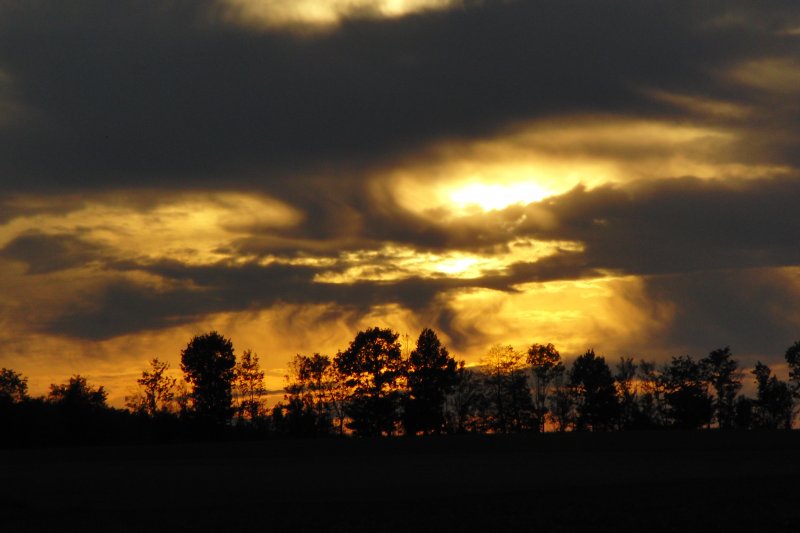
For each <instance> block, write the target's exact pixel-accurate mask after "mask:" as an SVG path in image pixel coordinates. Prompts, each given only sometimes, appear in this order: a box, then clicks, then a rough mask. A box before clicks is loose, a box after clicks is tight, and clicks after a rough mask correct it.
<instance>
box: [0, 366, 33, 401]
mask: <svg viewBox="0 0 800 533" xmlns="http://www.w3.org/2000/svg"><path fill="white" fill-rule="evenodd" d="M26 399H28V378H26V377H24V376H23V375H22V374H19V373H17V372H14V371H13V370H11V369H10V368H0V405H1V404H4V403H5V404H12V403H19V402H22V401H24V400H26Z"/></svg>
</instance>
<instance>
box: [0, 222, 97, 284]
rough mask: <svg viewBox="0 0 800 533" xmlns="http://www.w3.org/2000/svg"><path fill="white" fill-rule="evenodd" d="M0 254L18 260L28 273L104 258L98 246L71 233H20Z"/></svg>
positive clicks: (54, 270)
mask: <svg viewBox="0 0 800 533" xmlns="http://www.w3.org/2000/svg"><path fill="white" fill-rule="evenodd" d="M0 257H2V258H6V259H11V260H14V261H19V262H22V263H24V264H25V265H26V267H27V273H28V274H47V273H50V272H57V271H59V270H65V269H68V268H79V267H84V266H86V264H87V263H91V262H95V261H100V260H103V259H105V258H104V255H103V249H102V247H101V246H99V245H97V244H94V243H91V242H89V241H86V240H84V239H82V238H80V237H79V236H76V235H73V234H61V235H46V234H43V233H38V232H32V233H27V234H24V235H21V236H19V237H17V238H15V239H14V240H12V241H11V242H10V243H8V244H7V245H6V246H5V247H3V248H2V249H0Z"/></svg>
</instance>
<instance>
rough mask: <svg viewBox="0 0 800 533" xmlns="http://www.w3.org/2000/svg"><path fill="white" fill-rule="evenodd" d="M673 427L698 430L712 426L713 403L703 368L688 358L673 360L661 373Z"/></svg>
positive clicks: (686, 356)
mask: <svg viewBox="0 0 800 533" xmlns="http://www.w3.org/2000/svg"><path fill="white" fill-rule="evenodd" d="M661 376H662V383H663V385H664V398H665V401H666V407H667V417H668V418H669V420H670V423H671V425H672V426H674V427H677V428H682V429H698V428H701V427H703V426H705V425H708V424H710V423H711V417H712V415H713V402H712V398H711V395H709V394H708V390H707V386H706V377H705V372H704V370H703V366H702V365H701V364H700V363H699V362H697V361H695V360H694V359H692V358H691V357H690V356H688V355H684V356H680V357H673V358H672V361H671V362H670V363H669V364H668V365H667V366H665V367H664V370H663V371H662V373H661Z"/></svg>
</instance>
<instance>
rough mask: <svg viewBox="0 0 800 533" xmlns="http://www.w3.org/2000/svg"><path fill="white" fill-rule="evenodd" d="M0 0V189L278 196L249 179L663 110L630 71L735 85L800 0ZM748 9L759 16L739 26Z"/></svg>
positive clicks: (651, 83)
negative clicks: (250, 4)
mask: <svg viewBox="0 0 800 533" xmlns="http://www.w3.org/2000/svg"><path fill="white" fill-rule="evenodd" d="M0 10H2V11H0V69H2V72H3V73H4V74H5V76H4V78H3V80H4V82H3V83H4V84H5V85H7V87H6V88H5V89H4V90H3V91H2V94H3V95H5V97H6V98H13V99H14V100H15V101H16V102H17V103H18V104H19V105H20V106H21V107H22V108H23V109H26V110H29V116H28V117H27V120H24V121H16V122H11V123H10V124H6V125H4V126H3V127H2V128H0V141H1V142H0V147H2V148H0V161H2V163H1V164H0V176H2V187H3V189H5V190H34V191H46V190H52V189H53V188H57V189H75V188H77V189H92V188H96V187H103V188H108V187H118V186H132V185H133V186H142V185H150V186H156V187H160V186H164V185H165V184H172V185H175V186H178V185H183V186H186V185H191V186H203V187H206V186H226V187H236V186H258V187H267V188H272V189H273V190H276V191H278V192H287V193H288V191H287V187H288V183H287V182H285V181H278V182H271V181H269V179H265V178H264V176H271V177H282V178H286V177H287V176H294V175H298V174H299V173H300V172H304V173H323V174H326V173H329V172H331V171H333V172H334V173H336V174H354V173H358V172H359V171H360V170H363V168H364V167H365V166H369V165H371V164H374V163H376V162H377V161H380V160H382V159H383V158H386V157H392V156H397V155H399V154H403V153H405V152H407V151H408V150H411V149H414V148H418V147H420V146H423V145H424V144H425V143H428V142H430V141H432V140H435V139H442V138H452V137H470V136H478V135H486V134H488V133H490V132H492V131H494V130H496V129H497V128H501V127H503V126H505V125H506V124H508V123H509V122H515V121H519V120H524V119H528V118H534V117H537V116H544V115H548V116H552V115H554V114H558V113H582V112H615V113H620V114H635V115H653V114H655V115H658V114H664V113H675V112H677V111H676V110H675V109H671V108H669V106H665V105H662V104H658V103H655V102H653V101H652V100H650V99H649V98H647V97H646V96H644V95H643V94H642V92H641V89H642V88H643V87H644V88H659V89H662V90H668V91H683V92H689V93H692V94H700V95H705V96H712V97H713V96H714V95H716V96H718V97H724V98H728V99H733V100H734V101H736V100H748V99H750V98H752V94H750V93H749V92H747V91H743V90H742V91H739V92H737V89H736V88H735V87H732V85H731V84H730V83H729V81H726V80H720V79H719V78H718V77H717V75H716V74H717V73H718V72H719V71H720V70H724V69H725V68H727V67H729V66H731V65H734V64H736V63H737V62H739V61H741V60H743V59H747V58H758V57H761V56H763V55H770V56H775V55H778V56H789V57H791V56H792V55H793V54H796V53H797V51H798V39H797V38H796V37H792V36H787V35H778V34H777V33H776V30H777V29H780V27H781V26H779V25H786V24H791V23H792V21H793V20H795V21H796V20H797V18H798V12H799V11H800V10H798V9H797V7H796V5H795V3H793V2H788V1H787V2H777V1H776V2H759V3H758V4H755V3H747V2H743V3H736V2H728V1H725V2H722V1H720V2H703V3H702V4H700V3H697V2H690V1H673V2H646V3H645V2H634V1H622V0H617V1H606V2H595V1H574V2H564V1H561V0H559V1H555V0H553V1H544V2H485V3H479V4H476V5H472V6H471V7H459V8H455V9H451V10H446V11H442V12H432V13H425V14H420V15H416V16H410V17H405V18H401V19H395V20H376V19H358V20H349V21H345V22H344V23H343V24H342V25H341V26H340V27H339V28H338V29H336V30H335V31H331V32H328V33H323V34H318V35H316V36H312V37H298V36H297V35H294V34H292V33H290V32H287V31H277V30H273V31H266V30H263V31H262V30H255V29H252V28H249V29H248V28H244V27H241V26H236V25H234V24H232V23H231V22H230V20H228V19H224V18H223V17H221V16H218V15H219V13H220V9H219V5H218V4H216V3H214V2H210V1H209V0H203V1H196V0H194V1H192V2H183V1H173V2H168V3H165V2H163V1H160V0H159V1H155V0H149V1H144V2H142V1H132V0H118V1H115V2H106V1H104V0H83V1H80V2H63V1H61V0H43V1H37V2H22V1H5V2H2V3H0ZM215 13H216V14H217V15H216V16H215ZM743 17H750V19H751V20H757V21H759V23H758V24H753V25H744V24H737V23H735V22H736V21H738V20H741V19H742V18H743ZM731 21H732V22H731ZM784 122H785V121H784ZM221 180H224V184H223V183H221Z"/></svg>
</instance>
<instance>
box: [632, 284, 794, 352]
mask: <svg viewBox="0 0 800 533" xmlns="http://www.w3.org/2000/svg"><path fill="white" fill-rule="evenodd" d="M644 281H645V298H646V301H644V302H639V303H640V304H642V305H643V306H648V305H663V304H667V305H670V306H673V307H674V309H675V314H674V317H673V318H672V320H670V321H668V322H665V323H664V324H663V325H664V328H663V329H662V330H661V331H660V332H659V334H658V337H657V338H650V339H646V340H645V341H644V342H640V345H648V344H649V345H650V346H651V347H653V348H656V349H658V350H660V351H662V352H663V351H664V350H670V353H668V354H667V355H682V354H684V353H690V354H691V355H693V356H704V355H705V352H702V353H701V352H698V351H697V349H698V347H702V348H703V349H705V350H706V351H710V350H712V349H715V348H719V347H722V346H727V345H729V346H731V348H732V349H733V351H734V353H736V354H737V355H738V356H739V358H740V359H741V360H742V362H743V363H744V366H745V367H747V366H753V365H755V362H756V360H759V359H760V360H762V361H764V362H768V363H769V364H774V363H780V362H782V359H783V354H784V352H785V351H786V348H788V347H789V346H790V345H791V344H792V343H793V342H795V341H796V340H797V339H798V336H799V335H798V331H800V314H798V313H797V311H796V308H797V305H796V302H797V300H798V298H800V271H798V270H797V269H788V270H778V271H776V270H770V269H740V270H718V271H705V272H697V273H693V274H689V275H683V276H654V277H648V278H645V280H644ZM645 308H646V307H645Z"/></svg>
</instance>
